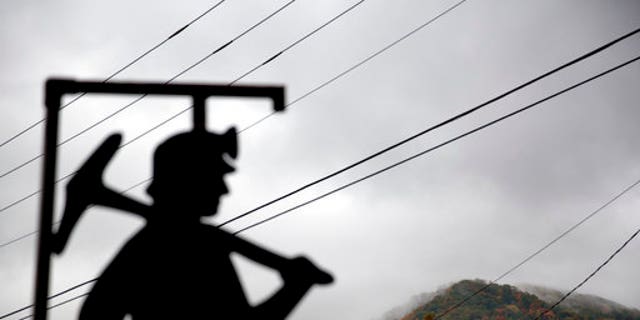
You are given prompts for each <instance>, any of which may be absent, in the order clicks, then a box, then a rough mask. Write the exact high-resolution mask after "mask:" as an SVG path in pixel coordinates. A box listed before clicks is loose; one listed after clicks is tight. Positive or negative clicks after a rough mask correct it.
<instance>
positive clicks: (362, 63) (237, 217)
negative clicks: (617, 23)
mask: <svg viewBox="0 0 640 320" xmlns="http://www.w3.org/2000/svg"><path fill="white" fill-rule="evenodd" d="M464 1H466V0H463V1H460V2H458V3H456V4H455V5H453V6H451V7H449V8H448V9H446V10H445V11H443V12H441V13H440V14H438V15H436V16H435V17H433V18H431V19H429V20H428V21H426V22H425V23H423V24H422V25H420V26H418V27H417V28H414V29H413V30H411V31H410V32H408V33H406V34H405V35H403V36H402V37H400V38H399V39H397V40H395V41H393V42H391V43H390V44H388V45H386V46H385V47H383V48H382V49H380V50H378V51H376V52H375V53H373V54H371V55H369V56H368V57H367V58H365V59H363V60H361V61H360V62H358V63H356V64H355V65H353V66H352V67H350V68H348V69H346V70H345V71H343V72H341V73H339V74H338V75H337V76H335V77H333V78H331V79H329V80H327V81H325V82H323V83H322V84H320V85H319V86H317V87H315V88H314V89H312V90H310V91H308V92H307V93H305V94H303V95H302V96H300V97H298V98H296V99H294V100H293V101H292V102H290V103H289V104H287V106H286V107H287V108H289V107H291V106H293V105H294V104H296V103H297V102H299V101H301V100H303V99H305V98H307V97H309V96H310V95H311V94H313V93H315V92H317V91H318V90H320V89H322V88H324V87H326V86H327V85H329V84H331V83H333V82H334V81H336V80H338V79H339V78H341V77H343V76H345V75H346V74H348V73H350V72H352V71H353V70H355V69H357V68H358V67H360V66H362V65H364V64H365V63H366V62H368V61H370V60H372V59H373V58H375V57H376V56H378V55H380V54H382V53H383V52H385V51H387V50H388V49H390V48H392V47H394V46H395V45H397V44H399V43H400V42H401V41H403V40H405V39H407V38H408V37H410V36H412V35H414V34H415V33H417V32H418V31H420V30H422V29H423V28H424V27H426V26H428V25H429V24H431V23H433V22H434V21H436V20H437V19H439V18H441V17H442V16H444V15H445V14H447V13H449V12H450V11H452V10H453V9H455V8H456V7H458V6H459V5H461V4H462V3H463V2H464ZM638 32H640V28H638V29H636V30H634V31H631V32H629V33H627V34H625V35H623V36H621V37H618V38H617V39H614V40H612V41H610V42H608V43H606V44H604V45H602V46H600V47H598V48H596V49H594V50H592V51H589V52H587V53H585V54H583V55H581V56H579V57H577V58H575V59H573V60H571V61H569V62H567V63H565V64H563V65H561V66H559V67H557V68H555V69H552V70H550V71H548V72H546V73H544V74H542V75H540V76H538V77H536V78H533V79H531V80H529V81H527V82H525V83H523V84H521V85H519V86H517V87H515V88H513V89H510V90H508V91H506V92H504V93H502V94H500V95H498V96H496V97H494V98H492V99H489V100H487V101H485V102H483V103H481V104H479V105H477V106H475V107H473V108H471V109H468V110H467V111H464V112H462V113H460V114H458V115H455V116H454V117H451V118H449V119H447V120H445V121H443V122H441V123H439V124H437V125H435V126H432V127H429V128H427V129H425V130H423V131H420V132H418V133H416V134H414V135H412V136H410V137H408V138H406V139H404V140H401V141H400V142H398V143H395V144H393V145H391V146H389V147H387V148H384V149H382V150H380V151H378V152H376V153H374V154H371V155H370V156H368V157H365V158H363V159H362V160H359V161H357V162H355V163H353V164H351V165H348V166H346V167H344V168H342V169H340V170H338V171H335V172H333V173H331V174H329V175H326V176H324V177H322V178H320V179H317V180H315V181H313V182H311V183H308V184H306V185H304V186H302V187H300V188H298V189H296V190H293V191H291V192H289V193H287V194H285V195H283V196H280V197H278V198H276V199H274V200H272V201H269V202H267V203H265V204H262V205H260V206H258V207H256V208H254V209H252V210H249V211H247V212H244V213H242V214H240V215H238V216H236V217H234V218H232V219H230V220H227V221H225V222H223V223H222V224H221V225H220V226H224V225H226V224H229V223H231V222H233V221H236V220H238V219H240V218H242V217H245V216H247V215H249V214H252V213H253V212H256V211H258V210H261V209H263V208H265V207H267V206H269V205H271V204H274V203H276V202H278V201H280V200H283V199H285V198H287V197H290V196H292V195H294V194H296V193H298V192H300V191H302V190H305V189H307V188H309V187H311V186H313V185H316V184H318V183H320V182H323V181H325V180H327V179H330V178H332V177H334V176H337V175H339V174H341V173H343V172H345V171H347V170H350V169H352V168H354V167H356V166H358V165H360V164H363V163H365V162H367V161H369V160H371V159H373V158H375V157H377V156H380V155H382V154H384V153H386V152H388V151H391V150H393V149H395V148H397V147H399V146H401V145H403V144H405V143H407V142H409V141H411V140H414V139H416V138H418V137H419V136H422V135H424V134H426V133H428V132H430V131H433V130H435V129H437V128H439V127H442V126H444V125H446V124H448V123H451V122H453V121H456V120H458V119H460V118H462V117H464V116H467V115H469V114H471V113H473V112H475V111H478V110H479V109H481V108H483V107H485V106H487V105H489V104H491V103H493V102H496V101H498V100H500V99H502V98H504V97H506V96H508V95H510V94H512V93H514V92H516V91H519V90H521V89H523V88H525V87H527V86H529V85H531V84H533V83H535V82H537V81H539V80H542V79H543V78H545V77H548V76H550V75H552V74H554V73H556V72H558V71H561V70H562V69H565V68H567V67H569V66H572V65H574V64H576V63H578V62H580V61H582V60H585V59H587V58H589V57H591V56H593V55H595V54H597V53H599V52H601V51H603V50H605V49H607V48H609V47H611V46H613V45H615V44H617V43H619V42H621V41H623V40H625V39H627V38H629V37H631V36H633V35H635V34H636V33H638ZM188 109H189V108H187V109H184V110H182V111H181V112H179V114H180V113H184V112H186V111H187V110H188ZM272 114H273V113H271V114H269V115H267V116H266V117H263V118H261V119H259V120H258V121H256V122H254V123H252V124H251V125H249V126H248V127H245V128H244V129H242V130H241V131H240V132H243V131H246V130H249V129H251V128H252V127H254V126H256V125H257V124H259V123H260V122H262V121H264V120H266V119H267V118H268V117H270V116H271V115H272ZM173 118H175V117H171V118H169V119H167V120H165V121H163V122H162V123H161V124H159V125H157V126H155V127H154V128H152V129H150V130H148V131H147V132H145V133H144V134H143V135H145V134H148V133H149V132H151V131H153V130H155V129H156V128H158V127H159V126H161V125H163V124H164V123H166V122H168V121H169V120H171V119H173ZM143 135H139V136H137V137H136V138H134V139H132V140H131V141H129V142H127V143H125V145H126V144H129V143H131V142H133V141H135V140H137V139H139V138H141V137H142V136H143ZM123 146H124V145H123ZM148 179H150V178H147V179H145V180H143V182H144V181H147V180H148ZM38 193H39V191H36V192H34V193H31V194H30V195H28V196H26V197H23V198H21V199H19V200H17V201H14V202H13V203H11V204H10V205H8V206H5V207H3V208H1V209H0V213H2V212H3V211H5V210H7V209H9V208H11V207H13V206H15V205H16V204H18V203H20V202H23V201H26V200H28V199H29V198H31V197H33V196H35V195H37V194H38ZM33 234H35V233H34V232H31V233H29V234H28V235H23V236H20V238H26V237H28V236H29V235H33ZM18 240H21V239H14V240H11V241H9V242H11V243H13V242H16V241H18ZM8 244H9V243H5V244H3V245H0V248H2V247H4V246H6V245H8Z"/></svg>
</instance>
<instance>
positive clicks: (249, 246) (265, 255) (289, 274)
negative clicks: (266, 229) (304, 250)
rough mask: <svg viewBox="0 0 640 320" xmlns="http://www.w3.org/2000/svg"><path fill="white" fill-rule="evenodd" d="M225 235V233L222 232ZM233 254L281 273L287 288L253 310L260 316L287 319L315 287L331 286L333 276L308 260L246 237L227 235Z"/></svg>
mask: <svg viewBox="0 0 640 320" xmlns="http://www.w3.org/2000/svg"><path fill="white" fill-rule="evenodd" d="M222 232H224V231H222ZM224 236H225V238H226V239H225V240H226V242H227V243H230V244H231V246H230V248H231V249H232V251H234V252H237V253H239V254H241V255H243V256H245V257H247V258H249V259H251V260H253V261H255V262H257V263H260V264H263V265H265V266H267V267H270V268H273V269H275V270H278V272H280V276H281V277H282V280H283V282H284V284H283V286H282V287H281V288H280V289H279V290H278V291H277V292H276V293H274V294H273V295H272V296H271V297H270V298H269V299H267V300H266V301H265V302H263V303H261V304H260V305H257V306H255V307H254V308H253V313H254V314H255V316H256V317H260V318H263V319H274V320H275V319H284V318H285V317H286V316H287V315H288V314H289V313H291V311H292V310H293V308H294V307H295V306H296V305H297V304H298V302H300V300H301V299H302V298H303V297H304V295H305V294H306V293H307V291H309V289H310V288H311V287H312V286H313V285H315V284H328V283H331V282H333V277H332V276H331V275H330V274H328V273H326V272H324V271H322V270H320V269H319V268H318V267H316V266H315V265H314V264H313V263H312V262H311V261H309V259H307V258H305V257H296V258H293V259H288V258H285V257H282V256H280V255H277V254H275V253H273V252H271V251H268V250H266V249H264V248H261V247H259V246H257V245H255V244H253V243H251V242H249V241H246V240H244V239H242V238H238V237H236V236H233V235H230V234H228V233H226V232H224Z"/></svg>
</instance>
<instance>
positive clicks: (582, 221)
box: [0, 56, 640, 319]
mask: <svg viewBox="0 0 640 320" xmlns="http://www.w3.org/2000/svg"><path fill="white" fill-rule="evenodd" d="M637 60H640V56H637V57H636V58H633V59H631V60H628V61H626V62H624V63H622V64H619V65H617V66H615V67H613V68H610V69H608V70H606V71H604V72H601V73H599V74H597V75H595V76H592V77H590V78H588V79H586V80H583V81H580V82H578V83H576V84H574V85H572V86H569V87H567V88H565V89H563V90H560V91H558V92H556V93H554V94H552V95H549V96H547V97H545V98H543V99H540V100H538V101H536V102H534V103H532V104H529V105H527V106H525V107H522V108H520V109H518V110H516V111H513V112H511V113H509V114H506V115H504V116H502V117H499V118H497V119H495V120H493V121H490V122H487V123H485V124H484V125H481V126H479V127H476V128H475V129H472V130H470V131H467V132H465V133H463V134H461V135H458V136H456V137H454V138H452V139H449V140H447V141H445V142H443V143H441V144H438V145H436V146H434V147H431V148H429V149H426V150H424V151H422V152H419V153H417V154H414V155H413V156H410V157H408V158H405V159H403V160H401V161H399V162H396V163H394V164H392V165H390V166H387V167H385V168H383V169H380V170H378V171H375V172H373V173H371V174H369V175H366V176H364V177H362V178H359V179H357V180H354V181H352V182H350V183H347V184H345V185H342V186H340V187H338V188H336V189H333V190H331V191H329V192H327V193H324V194H323V195H321V196H318V197H315V198H313V199H311V200H308V201H306V202H303V203H301V204H299V205H297V206H294V207H292V208H290V209H287V210H285V211H282V212H280V213H278V214H276V215H274V216H271V217H269V218H267V219H264V220H261V221H259V222H257V223H254V224H251V225H249V226H247V227H245V228H242V229H240V230H238V231H236V232H234V233H233V234H234V235H236V234H239V233H242V232H244V231H247V230H249V229H252V228H255V227H257V226H259V225H261V224H264V223H266V222H269V221H272V220H274V219H276V218H278V217H280V216H282V215H284V214H287V213H290V212H292V211H294V210H297V209H299V208H302V207H304V206H306V205H309V204H311V203H313V202H315V201H318V200H320V199H323V198H325V197H327V196H329V195H332V194H334V193H337V192H339V191H342V190H344V189H346V188H348V187H351V186H353V185H355V184H358V183H360V182H362V181H365V180H368V179H369V178H372V177H374V176H376V175H378V174H381V173H383V172H386V171H388V170H390V169H393V168H395V167H398V166H400V165H403V164H405V163H407V162H409V161H411V160H414V159H416V158H418V157H421V156H423V155H425V154H427V153H430V152H432V151H435V150H437V149H439V148H441V147H443V146H445V145H448V144H450V143H452V142H455V141H457V140H459V139H462V138H464V137H466V136H468V135H471V134H473V133H475V132H478V131H480V130H482V129H485V128H487V127H490V126H492V125H495V124H497V123H499V122H501V121H503V120H506V119H508V118H511V117H513V116H515V115H518V114H520V113H522V112H524V111H526V110H529V109H531V108H533V107H535V106H537V105H539V104H541V103H543V102H546V101H548V100H551V99H553V98H555V97H557V96H559V95H562V94H564V93H566V92H569V91H571V90H573V89H576V88H578V87H580V86H582V85H584V84H587V83H589V82H591V81H593V80H596V79H598V78H600V77H602V76H604V75H606V74H609V73H611V72H613V71H616V70H618V69H620V68H622V67H625V66H627V65H629V64H631V63H633V62H635V61H637ZM638 184H640V180H639V181H636V182H635V183H634V184H632V185H631V186H629V187H627V188H626V189H625V190H624V191H623V192H622V193H620V194H618V195H616V196H615V197H614V198H613V199H612V200H610V201H608V202H607V203H605V205H603V206H602V207H600V208H599V209H597V210H596V211H594V212H593V213H591V214H590V215H589V216H587V218H585V219H583V220H581V221H580V222H578V224H576V225H574V226H573V227H571V228H569V229H568V230H567V231H566V232H564V233H563V234H562V235H561V236H560V237H558V238H556V239H554V240H553V241H551V243H550V244H547V245H546V246H545V247H543V249H541V250H539V251H538V252H536V253H535V254H534V255H532V256H529V257H527V258H526V259H525V260H524V262H522V263H520V264H518V265H517V266H516V268H517V267H520V266H521V265H522V264H524V263H526V262H527V261H529V260H531V259H532V258H533V256H535V255H537V254H539V253H540V252H542V251H543V250H545V249H546V248H548V247H549V246H550V245H551V244H553V243H555V242H557V241H558V240H559V239H560V238H562V237H564V236H566V235H567V234H568V233H569V232H571V231H573V230H574V229H575V228H577V227H578V226H579V225H581V224H582V223H584V222H585V221H586V220H588V219H590V218H591V217H593V216H594V215H595V214H597V213H598V212H600V211H602V209H604V208H605V207H606V206H608V205H610V204H611V203H613V202H614V201H616V200H617V199H618V198H620V197H621V196H622V195H623V194H625V193H626V192H628V191H629V190H631V189H632V188H633V187H635V186H636V185H638ZM638 232H640V230H639V231H637V232H636V234H637V233H638ZM636 234H634V236H633V237H635V235H636ZM633 237H632V238H633ZM630 240H631V239H629V240H628V241H627V242H625V244H624V245H623V247H624V246H625V245H626V244H627V243H628V242H629V241H630ZM621 249H622V248H620V249H618V250H617V251H616V253H614V255H613V256H615V254H617V252H619V251H620V250H621ZM613 256H612V257H610V258H609V259H608V260H607V261H606V262H605V264H606V263H608V261H610V260H611V259H612V258H613ZM601 267H602V266H601ZM601 267H599V268H598V269H597V270H596V272H597V271H598V270H599V269H600V268H601ZM516 268H512V269H511V270H510V271H508V272H507V273H505V274H503V275H501V276H500V277H499V279H500V278H501V277H504V276H506V274H508V273H510V272H513V271H514V270H515V269H516ZM593 274H595V272H594V273H592V275H591V276H593ZM591 276H590V277H591ZM590 277H589V278H590ZM97 279H98V278H94V279H91V280H88V281H85V282H83V283H81V284H79V285H76V286H74V287H72V288H69V289H67V290H65V291H63V292H64V293H67V292H69V291H72V290H75V289H77V288H79V287H82V286H85V285H87V284H90V283H93V282H95V281H97ZM587 280H588V279H586V280H585V281H583V283H584V282H586V281H587ZM487 287H488V285H487V286H485V287H484V289H481V290H485V289H486V288H487ZM479 292H480V291H477V292H476V293H474V294H473V295H472V296H475V295H477V294H478V293H479ZM60 294H62V293H58V294H56V296H58V295H60ZM470 298H471V297H469V298H468V299H465V300H464V302H466V301H468V300H469V299H470ZM464 302H462V303H459V304H457V305H456V306H455V307H453V308H450V309H448V310H447V311H446V312H445V314H447V313H449V312H451V311H453V310H454V309H456V308H458V307H459V306H460V305H462V304H463V303H464ZM25 308H29V307H25ZM23 309H24V308H23ZM23 309H21V310H23ZM14 313H15V311H14ZM14 313H12V314H14ZM445 314H442V315H438V316H437V317H436V319H437V318H440V317H442V316H444V315H445ZM6 316H7V315H4V316H1V317H0V319H3V318H5V317H6Z"/></svg>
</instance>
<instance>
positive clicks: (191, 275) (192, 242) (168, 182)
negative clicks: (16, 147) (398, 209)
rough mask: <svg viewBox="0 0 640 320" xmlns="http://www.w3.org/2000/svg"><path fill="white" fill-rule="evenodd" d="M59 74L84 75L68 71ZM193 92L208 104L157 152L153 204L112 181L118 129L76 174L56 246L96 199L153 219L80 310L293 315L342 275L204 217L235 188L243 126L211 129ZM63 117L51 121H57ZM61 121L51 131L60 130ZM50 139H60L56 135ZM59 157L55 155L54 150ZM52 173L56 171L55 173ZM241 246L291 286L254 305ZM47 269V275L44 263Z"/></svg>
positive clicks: (105, 315)
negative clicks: (317, 289) (108, 178)
mask: <svg viewBox="0 0 640 320" xmlns="http://www.w3.org/2000/svg"><path fill="white" fill-rule="evenodd" d="M52 84H53V85H61V86H80V85H85V83H75V82H73V83H72V82H69V81H66V82H55V81H53V82H52ZM53 85H52V86H51V87H52V88H53V89H56V87H55V86H53ZM87 86H88V88H87V89H94V88H98V90H112V91H114V92H115V91H117V90H119V91H117V92H122V91H123V90H129V91H126V92H143V90H157V92H161V93H164V92H165V91H167V90H176V92H177V93H178V94H181V93H182V91H180V90H190V91H189V92H191V91H193V90H218V89H217V88H216V87H211V86H206V87H205V86H199V85H184V86H182V87H180V86H176V85H172V86H173V87H172V86H164V85H158V84H154V85H146V84H142V85H137V86H136V85H133V86H132V85H130V84H113V83H109V84H104V83H88V84H87ZM104 88H106V89H104ZM211 88H213V89H211ZM53 89H52V90H51V91H52V92H54V95H53V96H54V98H56V97H55V94H60V93H59V92H55V90H53ZM76 89H77V88H76ZM77 90H81V89H77ZM138 90H140V91H138ZM221 90H226V91H224V93H226V92H227V91H229V90H236V91H233V92H232V93H238V92H239V90H240V89H238V88H233V87H222V89H221ZM109 92H111V91H109ZM144 92H146V91H144ZM207 92H208V91H207ZM240 93H243V94H244V91H243V92H240ZM170 94H171V93H170ZM249 94H254V92H252V91H250V92H249ZM258 94H260V92H258ZM256 95H257V94H256ZM54 100H55V99H51V100H48V101H49V102H51V105H53V107H50V109H51V110H54V111H56V112H57V109H56V108H57V106H58V104H57V101H54ZM194 100H196V102H199V104H195V107H196V108H195V109H196V110H195V111H196V112H197V111H198V110H197V109H198V107H200V108H201V109H200V111H199V113H194V115H195V118H194V119H196V120H194V130H193V131H188V132H183V133H179V134H176V135H174V136H172V137H169V138H168V139H167V140H166V141H164V142H162V143H161V144H160V145H159V146H158V147H157V148H156V150H155V152H154V155H153V180H152V182H151V184H150V186H149V187H148V189H147V192H148V194H149V195H150V196H151V198H152V199H153V202H152V204H151V205H147V204H144V203H141V202H138V201H136V200H134V199H132V198H129V197H126V196H124V195H123V194H121V193H118V192H116V191H114V190H113V189H110V188H108V187H106V186H105V185H104V184H103V180H102V178H103V174H104V171H105V168H106V167H107V165H108V163H109V161H110V160H111V159H112V158H113V156H114V155H115V153H116V152H117V151H118V150H119V148H120V143H121V140H122V139H121V136H120V135H119V134H113V135H111V136H109V137H108V138H107V139H106V140H105V141H104V142H102V144H100V146H99V147H98V148H97V149H96V150H95V151H94V152H93V153H92V154H91V155H90V157H89V158H88V159H87V160H86V161H85V163H84V164H83V165H82V166H81V168H80V169H79V170H78V171H77V172H76V173H75V175H74V176H73V177H72V179H71V180H70V181H69V183H68V184H67V186H66V188H67V194H66V203H65V209H64V212H63V216H62V221H61V223H60V226H59V228H58V230H57V232H56V233H55V234H52V235H50V237H51V238H50V239H51V242H50V243H48V242H47V241H44V242H42V243H44V244H48V246H49V249H47V250H50V251H51V253H57V254H60V253H62V251H63V250H64V248H65V245H66V243H67V242H68V239H69V237H70V234H71V233H72V230H73V228H74V226H75V225H76V223H77V222H78V220H79V218H80V217H81V215H82V213H83V212H84V211H86V209H87V208H88V207H89V206H91V205H102V206H107V207H112V208H116V209H120V210H123V211H127V212H130V213H133V214H136V215H139V216H142V217H144V218H145V220H146V224H145V225H144V227H142V228H141V230H139V231H138V232H137V233H136V234H135V235H134V236H133V237H132V238H131V239H129V240H128V241H127V243H126V244H125V245H124V246H123V247H122V249H121V250H120V251H119V252H118V253H117V255H116V256H115V258H113V260H112V261H111V262H110V264H109V265H108V266H107V267H106V268H105V269H104V271H103V273H102V275H101V276H100V277H99V279H98V280H97V281H96V283H95V284H94V286H93V288H92V290H91V292H90V293H89V295H88V297H87V298H86V300H85V302H84V304H83V306H82V309H81V311H80V316H79V318H80V319H82V320H87V319H91V320H96V319H97V320H102V319H104V320H110V319H118V320H120V319H123V318H125V317H126V316H127V315H129V316H131V319H133V320H145V319H205V318H206V319H253V318H260V319H274V320H275V319H284V318H286V317H287V315H288V314H289V313H290V312H291V311H292V310H293V308H294V307H295V306H296V305H297V304H298V302H299V301H300V300H301V299H302V298H303V296H304V295H305V294H306V293H307V292H308V290H309V289H310V288H311V287H312V286H314V285H316V284H328V283H331V282H332V281H333V278H332V276H331V275H330V274H328V273H327V272H325V271H323V270H321V269H319V268H318V267H316V266H315V265H314V264H313V263H312V262H311V261H309V260H308V259H307V258H305V257H301V256H300V257H295V258H285V257H282V256H280V255H278V254H275V253H273V252H271V251H268V250H266V249H264V248H261V247H260V246H258V245H256V244H254V243H251V242H249V241H246V240H244V239H242V238H240V237H237V236H235V235H233V234H231V233H229V232H227V231H225V230H223V229H220V228H218V227H216V226H213V225H209V224H205V223H203V222H202V221H201V220H202V218H203V217H207V216H212V215H215V214H216V212H217V208H218V204H219V201H220V198H221V197H222V196H223V195H225V194H227V193H228V192H229V190H228V188H227V185H226V184H225V181H224V178H225V175H226V174H229V173H231V172H233V171H234V170H235V169H234V167H233V163H232V161H233V160H234V159H235V158H236V156H237V153H238V152H237V151H238V148H237V139H236V138H237V137H236V131H235V129H233V128H232V129H230V130H228V131H227V132H225V133H224V134H217V133H213V132H209V131H207V130H206V129H204V125H203V123H204V122H203V121H199V120H198V119H200V120H202V119H204V113H203V108H204V104H203V101H204V100H203V99H195V97H194ZM52 101H53V102H52ZM279 102H282V101H279ZM280 104H282V103H280ZM52 114H53V113H52ZM54 115H55V114H54ZM53 119H54V120H55V118H53ZM56 121H57V120H55V121H54V122H53V124H54V126H52V128H54V129H55V130H57V127H55V126H57V123H56ZM54 129H51V132H55V131H54ZM48 137H51V135H48ZM48 145H50V146H55V141H54V140H52V141H50V143H49V144H48ZM53 150H55V149H53ZM52 158H53V159H55V153H54V156H53V157H52ZM53 163H54V164H55V162H53ZM51 167H55V166H54V165H51ZM46 177H47V175H45V180H46ZM48 177H49V179H51V177H52V175H49V176H48ZM50 185H52V184H51V183H50ZM45 186H46V184H45ZM48 210H50V207H49V208H48ZM45 211H46V210H44V209H43V212H45ZM43 216H45V217H46V215H44V214H43ZM45 222H46V220H45ZM45 234H46V233H45ZM41 250H42V246H41ZM45 253H46V250H45ZM232 253H237V254H239V255H242V256H244V257H246V258H248V259H251V260H253V261H255V262H257V263H258V264H261V265H264V266H266V267H268V268H272V269H274V270H276V271H278V272H279V273H280V275H281V278H282V282H283V284H282V286H281V287H280V288H279V289H278V290H276V292H275V293H273V294H272V295H271V296H270V297H268V298H267V299H266V300H265V301H264V302H262V303H260V304H258V305H255V306H254V305H250V304H249V302H248V300H247V298H246V295H245V293H244V291H243V288H242V286H241V283H240V280H239V278H238V274H237V273H236V270H235V268H234V266H233V264H232V262H231V257H230V255H231V254H232ZM39 261H45V262H46V263H48V262H47V260H42V259H39ZM45 266H47V265H46V264H45ZM40 270H41V269H40V268H39V271H40ZM45 271H47V270H45ZM47 272H48V271H47ZM41 274H44V275H47V273H45V272H42V273H40V272H38V273H37V275H38V276H40V275H41ZM39 279H40V278H39ZM45 279H46V278H45ZM37 283H38V282H37ZM39 283H44V284H46V282H43V281H41V282H39ZM45 288H46V287H45ZM44 291H45V293H46V290H44ZM36 300H37V299H36ZM37 311H38V304H36V313H37Z"/></svg>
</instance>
